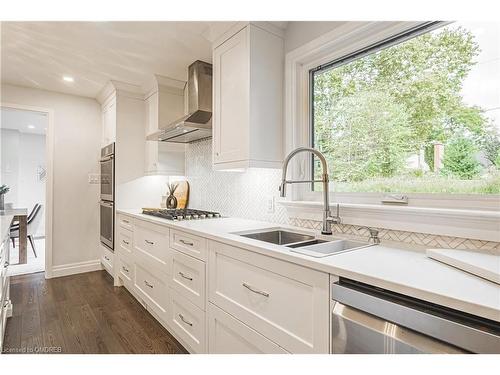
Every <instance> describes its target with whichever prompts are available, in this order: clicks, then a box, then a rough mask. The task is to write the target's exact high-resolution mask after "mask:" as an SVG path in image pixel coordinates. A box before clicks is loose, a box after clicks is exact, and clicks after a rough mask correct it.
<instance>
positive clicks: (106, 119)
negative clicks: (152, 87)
mask: <svg viewBox="0 0 500 375" xmlns="http://www.w3.org/2000/svg"><path fill="white" fill-rule="evenodd" d="M97 100H98V101H99V102H100V103H101V111H102V145H103V146H105V145H108V144H110V143H112V142H115V180H116V184H117V185H119V184H122V183H126V182H129V181H132V180H134V179H136V178H138V177H142V176H143V175H144V144H145V141H144V94H143V93H142V90H141V89H140V87H138V86H134V85H131V84H128V83H123V82H118V81H110V82H108V83H107V84H106V86H105V87H104V88H103V89H102V91H101V92H100V93H99V95H98V97H97Z"/></svg>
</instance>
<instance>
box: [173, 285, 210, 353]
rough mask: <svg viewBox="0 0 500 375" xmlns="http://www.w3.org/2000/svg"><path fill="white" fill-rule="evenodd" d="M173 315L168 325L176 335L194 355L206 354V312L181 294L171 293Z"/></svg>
mask: <svg viewBox="0 0 500 375" xmlns="http://www.w3.org/2000/svg"><path fill="white" fill-rule="evenodd" d="M170 301H171V302H170V307H171V315H170V320H169V322H168V324H169V325H170V327H171V328H172V330H173V332H174V334H176V335H177V336H179V337H180V338H181V340H182V341H183V342H184V343H185V344H187V345H188V346H189V348H188V350H189V351H190V352H194V353H206V321H205V311H203V310H202V309H200V308H199V307H197V306H196V305H194V304H193V303H191V302H190V301H189V300H187V299H186V298H184V297H182V296H181V295H180V294H179V293H177V292H176V291H174V290H172V291H171V293H170Z"/></svg>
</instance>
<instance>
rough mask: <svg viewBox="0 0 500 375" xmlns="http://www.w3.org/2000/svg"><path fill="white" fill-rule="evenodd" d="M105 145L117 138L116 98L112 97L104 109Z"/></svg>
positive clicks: (103, 141) (103, 142) (103, 140)
mask: <svg viewBox="0 0 500 375" xmlns="http://www.w3.org/2000/svg"><path fill="white" fill-rule="evenodd" d="M102 123H103V124H102V126H103V139H102V144H103V146H106V145H109V144H110V143H112V142H115V140H116V99H115V98H112V99H111V100H110V101H109V102H108V103H106V104H105V105H104V107H103V110H102Z"/></svg>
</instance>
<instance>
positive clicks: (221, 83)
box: [213, 28, 250, 164]
mask: <svg viewBox="0 0 500 375" xmlns="http://www.w3.org/2000/svg"><path fill="white" fill-rule="evenodd" d="M213 60H214V114H213V117H214V134H213V135H214V138H213V145H214V163H216V164H217V163H228V162H235V161H242V160H246V159H247V158H248V149H249V138H248V137H249V133H248V130H249V129H248V126H249V125H248V124H249V94H250V87H249V80H250V77H249V74H250V72H249V61H250V58H249V46H248V29H247V28H245V29H243V30H241V31H240V32H238V33H237V34H235V35H234V36H233V37H232V38H230V39H228V40H227V41H226V42H224V43H223V44H221V45H220V46H218V47H217V48H216V49H215V50H214V57H213Z"/></svg>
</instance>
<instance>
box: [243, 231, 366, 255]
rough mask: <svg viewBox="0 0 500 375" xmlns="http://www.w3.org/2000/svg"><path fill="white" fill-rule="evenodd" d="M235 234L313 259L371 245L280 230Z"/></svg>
mask: <svg viewBox="0 0 500 375" xmlns="http://www.w3.org/2000/svg"><path fill="white" fill-rule="evenodd" d="M235 234H238V235H240V236H242V237H246V238H251V239H254V240H258V241H263V242H268V243H272V244H275V245H281V246H285V247H288V248H290V251H293V252H295V253H300V254H304V255H309V256H311V257H315V258H323V257H327V256H330V255H334V254H338V253H342V252H345V251H350V250H356V249H361V248H363V247H368V246H372V244H369V243H366V242H360V241H351V240H343V239H339V238H332V239H331V240H324V239H319V238H316V237H314V236H312V235H309V234H303V233H298V232H290V231H287V230H281V229H273V230H265V231H254V232H251V233H235Z"/></svg>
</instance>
